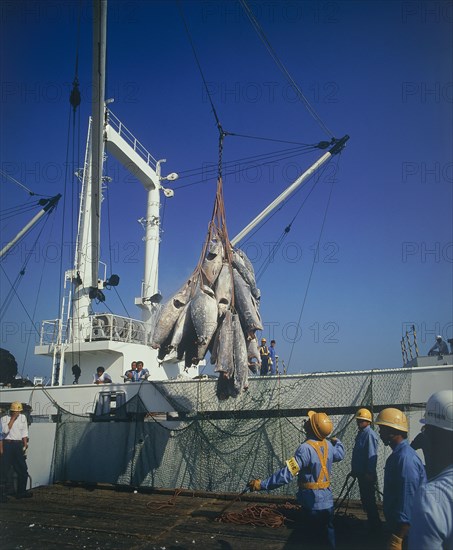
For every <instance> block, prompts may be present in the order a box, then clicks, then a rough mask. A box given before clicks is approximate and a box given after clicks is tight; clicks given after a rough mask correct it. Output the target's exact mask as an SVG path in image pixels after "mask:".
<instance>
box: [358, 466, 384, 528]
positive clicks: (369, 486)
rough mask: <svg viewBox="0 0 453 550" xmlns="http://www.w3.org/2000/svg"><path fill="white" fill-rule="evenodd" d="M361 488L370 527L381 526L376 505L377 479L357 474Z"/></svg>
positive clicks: (363, 504) (361, 496)
mask: <svg viewBox="0 0 453 550" xmlns="http://www.w3.org/2000/svg"><path fill="white" fill-rule="evenodd" d="M357 481H358V482H359V490H360V500H361V501H362V506H363V509H364V511H365V512H366V515H367V518H368V526H369V527H370V528H376V527H380V525H381V518H380V517H379V512H378V509H377V505H376V489H375V483H376V482H375V480H374V479H373V480H370V479H367V478H366V477H365V476H357Z"/></svg>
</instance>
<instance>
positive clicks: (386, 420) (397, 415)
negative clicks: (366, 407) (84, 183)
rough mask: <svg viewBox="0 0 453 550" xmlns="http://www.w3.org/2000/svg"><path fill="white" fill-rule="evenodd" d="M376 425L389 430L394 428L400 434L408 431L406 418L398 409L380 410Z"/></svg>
mask: <svg viewBox="0 0 453 550" xmlns="http://www.w3.org/2000/svg"><path fill="white" fill-rule="evenodd" d="M376 424H378V425H379V426H388V427H389V428H395V429H396V430H399V431H400V432H408V431H409V426H408V423H407V417H406V415H405V414H404V413H403V412H402V411H400V410H399V409H393V408H388V409H382V411H381V412H380V413H379V414H378V417H377V419H376Z"/></svg>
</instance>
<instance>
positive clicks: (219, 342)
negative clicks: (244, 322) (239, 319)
mask: <svg viewBox="0 0 453 550" xmlns="http://www.w3.org/2000/svg"><path fill="white" fill-rule="evenodd" d="M232 321H233V315H232V313H231V311H227V312H226V313H225V317H224V318H223V320H222V324H221V325H220V327H219V329H218V333H217V335H216V336H217V338H216V342H215V352H214V359H215V365H216V366H215V369H214V370H215V372H223V373H224V374H225V376H226V377H227V378H231V377H232V376H233V374H234V356H233V349H234V344H233V342H234V337H233V324H232ZM211 359H212V357H211Z"/></svg>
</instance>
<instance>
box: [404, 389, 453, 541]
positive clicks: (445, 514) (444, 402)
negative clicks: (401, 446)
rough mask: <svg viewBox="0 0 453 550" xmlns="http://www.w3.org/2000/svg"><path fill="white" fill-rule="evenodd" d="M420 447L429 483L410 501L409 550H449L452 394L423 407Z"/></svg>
mask: <svg viewBox="0 0 453 550" xmlns="http://www.w3.org/2000/svg"><path fill="white" fill-rule="evenodd" d="M420 422H423V423H424V424H425V430H424V432H423V433H424V439H425V441H424V447H423V453H424V454H425V460H426V466H427V470H428V472H429V476H430V478H429V481H428V483H426V485H422V486H421V487H420V488H419V489H418V491H417V493H416V495H415V499H414V507H413V509H412V527H411V530H410V532H409V550H446V549H448V550H451V549H453V390H442V391H439V392H436V393H434V394H433V395H432V396H431V397H430V398H429V399H428V403H427V404H426V411H425V418H424V419H423V420H420Z"/></svg>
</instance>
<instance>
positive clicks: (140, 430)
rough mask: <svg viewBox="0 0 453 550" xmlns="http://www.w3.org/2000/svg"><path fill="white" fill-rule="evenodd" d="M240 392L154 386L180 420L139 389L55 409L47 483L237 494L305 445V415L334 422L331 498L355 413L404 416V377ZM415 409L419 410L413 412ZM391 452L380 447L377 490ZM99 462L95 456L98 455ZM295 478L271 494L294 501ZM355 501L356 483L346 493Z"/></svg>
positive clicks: (372, 376) (300, 381)
mask: <svg viewBox="0 0 453 550" xmlns="http://www.w3.org/2000/svg"><path fill="white" fill-rule="evenodd" d="M250 382H251V383H250V386H249V389H248V390H247V392H245V393H243V394H241V395H240V396H238V397H237V398H236V399H230V400H228V406H226V403H222V402H219V401H218V399H217V398H216V385H215V382H214V383H211V381H210V380H199V381H180V382H177V381H175V382H173V381H172V382H159V383H153V384H154V385H155V386H156V387H157V388H158V389H159V391H161V392H162V394H163V395H165V397H166V398H167V400H168V401H169V402H170V403H171V404H172V406H173V408H174V411H175V413H174V416H175V417H176V418H177V420H171V421H169V420H167V419H166V418H167V417H166V416H165V415H160V416H159V415H156V413H150V411H148V410H147V408H146V406H145V405H144V403H143V401H142V399H141V397H140V393H139V394H138V395H136V396H135V397H134V398H133V399H131V400H130V401H128V402H126V403H124V404H123V405H120V406H119V407H118V408H117V409H116V410H115V411H114V412H112V411H110V412H108V413H105V414H102V411H98V414H95V415H91V416H90V417H89V418H88V417H80V416H75V415H72V414H70V413H68V412H66V411H63V410H60V415H59V423H58V429H57V436H56V444H55V445H56V446H55V454H54V456H55V460H54V472H53V474H54V481H68V480H71V481H79V482H98V483H99V482H105V483H113V484H120V485H129V486H134V487H155V488H174V489H177V488H185V489H189V490H194V491H213V492H220V493H223V492H239V491H241V490H243V489H244V488H245V486H246V483H247V482H248V481H249V480H250V479H253V478H261V479H265V478H267V477H268V476H269V475H271V474H272V473H273V472H274V471H276V470H278V469H279V468H281V467H283V466H284V464H285V461H286V460H287V459H288V458H290V457H292V456H293V455H294V452H295V450H296V449H297V447H298V446H299V445H300V443H301V442H303V441H304V439H305V434H304V430H303V424H304V421H305V420H306V418H307V417H306V414H307V412H308V410H309V409H314V410H316V411H324V412H326V413H328V414H329V415H330V416H331V419H332V421H333V424H334V431H333V434H332V435H334V436H336V437H338V438H339V439H340V440H341V441H342V442H343V444H344V446H345V449H346V456H345V458H344V460H343V461H341V462H339V463H336V464H334V466H333V472H332V480H331V482H332V489H333V492H334V495H335V496H338V495H339V493H340V491H341V489H342V487H343V484H344V482H345V479H346V477H347V474H348V473H349V471H350V464H351V455H352V449H353V446H354V439H355V436H356V434H357V426H356V422H355V420H354V414H355V412H356V411H357V409H358V408H360V407H367V408H369V409H370V410H371V411H372V412H373V413H374V414H376V413H377V412H378V411H379V410H381V409H382V408H384V407H386V406H396V407H398V406H399V407H400V408H402V409H404V410H405V411H406V413H407V414H408V415H409V418H410V411H411V410H416V409H417V404H412V405H411V404H410V373H409V372H401V371H386V372H382V371H380V372H379V373H373V372H372V371H366V372H365V371H364V372H362V373H335V374H333V373H331V374H315V375H300V376H287V377H280V378H259V379H252V380H250ZM417 410H418V409H417ZM389 452H390V451H389V449H388V448H385V447H384V446H383V445H382V444H381V443H380V448H379V454H378V466H377V471H378V485H379V487H382V476H383V467H384V463H385V460H386V459H387V457H388V456H389ZM100 456H103V457H104V459H103V460H100V459H99V457H100ZM296 491H297V485H296V482H293V483H290V484H289V485H287V486H283V487H281V488H279V489H277V490H275V491H273V493H275V494H280V495H293V496H294V494H295V492H296ZM350 497H351V498H359V494H358V488H357V484H356V485H355V486H354V487H353V489H352V492H351V494H350Z"/></svg>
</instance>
